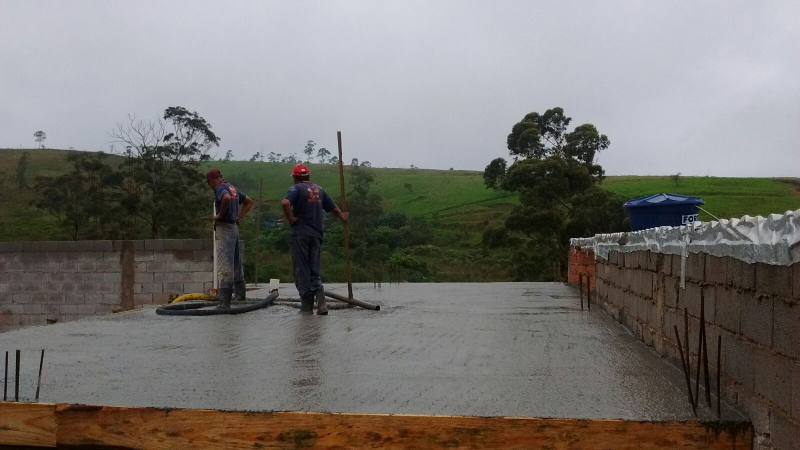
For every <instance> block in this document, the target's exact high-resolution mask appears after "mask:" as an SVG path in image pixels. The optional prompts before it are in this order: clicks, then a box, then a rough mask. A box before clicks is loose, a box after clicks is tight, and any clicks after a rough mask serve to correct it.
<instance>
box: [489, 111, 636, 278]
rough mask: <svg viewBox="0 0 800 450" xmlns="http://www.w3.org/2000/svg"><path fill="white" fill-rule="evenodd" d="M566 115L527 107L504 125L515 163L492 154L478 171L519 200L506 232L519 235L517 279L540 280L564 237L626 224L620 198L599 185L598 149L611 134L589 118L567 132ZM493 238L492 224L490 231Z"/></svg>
mask: <svg viewBox="0 0 800 450" xmlns="http://www.w3.org/2000/svg"><path fill="white" fill-rule="evenodd" d="M571 121H572V119H571V118H569V117H567V116H565V115H564V110H563V109H561V108H553V109H550V110H547V111H545V113H544V114H539V113H536V112H532V113H530V114H527V115H526V116H525V117H523V119H522V120H521V121H520V122H518V123H516V124H515V125H514V126H513V127H512V128H511V133H510V134H509V135H508V138H507V141H506V143H507V145H508V149H509V153H510V155H511V156H512V157H513V158H514V161H515V162H514V164H512V165H511V167H509V168H508V169H507V170H506V162H505V160H504V159H502V158H497V159H495V160H493V161H492V162H490V163H489V165H487V166H486V170H484V174H483V177H484V183H485V184H486V186H487V188H494V189H502V190H505V191H508V192H516V193H518V194H519V199H520V206H519V207H518V208H516V209H515V210H514V211H512V212H511V214H510V215H509V216H508V217H507V219H506V221H505V229H506V232H507V233H516V234H521V235H522V236H524V237H525V238H526V241H525V242H523V243H522V244H521V245H515V252H516V254H515V259H517V260H518V261H520V264H518V265H517V269H518V273H517V278H518V279H547V278H548V277H549V276H550V275H551V273H552V272H551V270H552V267H550V266H549V263H551V262H553V261H561V260H565V259H566V255H567V250H568V242H569V238H570V237H578V236H588V235H591V234H594V233H603V232H612V231H621V230H625V229H627V228H628V223H627V215H626V213H625V210H624V209H623V207H622V204H623V200H622V199H621V198H619V197H617V196H615V195H613V194H610V193H609V192H607V191H605V190H603V189H601V188H600V187H599V186H597V185H598V184H600V183H602V181H603V178H604V171H603V168H602V167H601V166H600V165H599V164H596V162H595V160H596V157H597V154H598V153H599V152H601V151H603V150H606V149H607V148H608V147H609V145H610V141H609V139H608V137H607V136H606V135H603V134H600V133H599V132H598V131H597V128H595V126H594V125H592V124H584V125H580V126H578V127H576V128H575V129H574V130H573V131H571V132H568V131H567V130H568V126H569V124H570V122H571ZM489 235H490V236H489V237H491V241H492V242H511V240H508V239H506V240H504V239H497V236H496V235H497V233H496V230H495V231H493V233H490V234H489Z"/></svg>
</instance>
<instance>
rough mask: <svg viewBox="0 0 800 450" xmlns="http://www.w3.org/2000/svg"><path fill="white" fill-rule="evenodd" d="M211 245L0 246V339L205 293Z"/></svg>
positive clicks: (198, 242) (87, 243) (197, 242)
mask: <svg viewBox="0 0 800 450" xmlns="http://www.w3.org/2000/svg"><path fill="white" fill-rule="evenodd" d="M211 245H212V242H211V240H210V239H208V240H200V239H198V240H190V239H169V240H145V241H77V242H74V241H68V242H3V243H0V332H3V331H9V330H13V329H17V328H21V327H25V326H30V325H45V324H47V323H55V322H65V321H70V320H76V319H79V318H82V317H87V316H94V315H101V314H109V313H112V312H119V311H126V310H131V309H135V308H141V307H142V306H143V305H151V304H162V303H166V302H167V301H168V299H169V296H170V294H181V293H186V292H206V291H208V290H209V289H211V288H212V280H213V259H212V254H213V251H212V247H211Z"/></svg>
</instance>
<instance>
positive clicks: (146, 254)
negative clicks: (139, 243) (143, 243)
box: [133, 250, 153, 262]
mask: <svg viewBox="0 0 800 450" xmlns="http://www.w3.org/2000/svg"><path fill="white" fill-rule="evenodd" d="M133 260H134V261H135V262H147V261H152V260H153V252H152V251H146V250H142V251H140V252H136V253H135V254H134V255H133Z"/></svg>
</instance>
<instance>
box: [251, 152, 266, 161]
mask: <svg viewBox="0 0 800 450" xmlns="http://www.w3.org/2000/svg"><path fill="white" fill-rule="evenodd" d="M263 160H264V155H262V154H261V152H255V154H253V156H251V157H250V162H258V161H263Z"/></svg>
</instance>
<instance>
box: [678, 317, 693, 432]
mask: <svg viewBox="0 0 800 450" xmlns="http://www.w3.org/2000/svg"><path fill="white" fill-rule="evenodd" d="M673 326H674V327H675V340H676V341H677V342H678V351H679V352H680V354H681V365H682V366H683V374H684V375H685V376H686V389H687V392H688V393H689V403H691V404H692V412H693V413H694V415H695V416H696V415H697V406H696V405H695V404H694V395H692V380H691V378H689V368H688V367H686V361H687V359H686V358H684V356H683V346H682V345H681V336H680V333H678V326H677V325H673Z"/></svg>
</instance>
